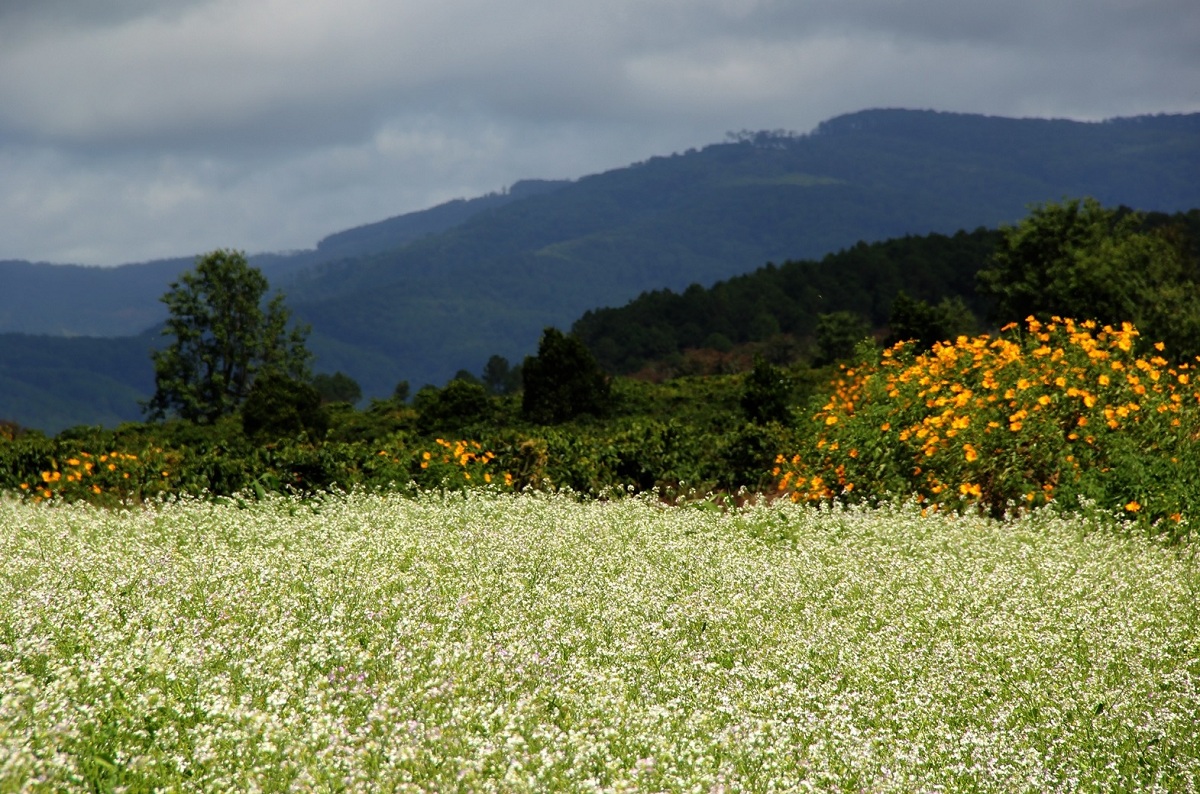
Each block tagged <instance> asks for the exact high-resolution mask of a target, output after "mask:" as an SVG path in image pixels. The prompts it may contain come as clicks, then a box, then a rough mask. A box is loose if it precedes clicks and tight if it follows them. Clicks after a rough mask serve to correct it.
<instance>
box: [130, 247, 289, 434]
mask: <svg viewBox="0 0 1200 794" xmlns="http://www.w3.org/2000/svg"><path fill="white" fill-rule="evenodd" d="M266 291H267V279H266V277H265V276H263V274H262V273H261V272H260V271H259V270H257V269H255V268H252V267H250V266H249V264H247V262H246V257H245V255H244V254H241V253H239V252H237V251H225V250H217V251H213V252H212V253H210V254H207V255H205V256H202V257H199V258H198V259H197V261H196V267H195V268H194V269H193V270H192V271H189V272H188V273H185V274H184V275H183V276H182V277H181V278H180V279H179V281H177V282H175V283H173V284H171V289H170V290H169V291H168V292H167V293H166V294H165V295H164V296H163V298H162V301H163V303H165V304H166V305H167V309H168V311H169V312H170V316H169V318H168V319H167V323H166V326H165V328H164V329H163V335H164V336H169V337H172V339H173V341H172V342H171V344H170V345H169V346H168V347H167V348H165V349H163V350H158V351H155V353H154V354H153V359H154V370H155V392H154V396H153V397H152V398H151V399H150V401H149V402H148V403H147V404H146V406H145V407H146V412H147V414H148V415H149V416H150V417H151V418H157V419H162V418H164V417H166V416H168V415H176V416H179V417H180V418H183V419H187V420H190V421H198V422H213V421H215V420H216V419H218V418H220V417H222V416H227V415H229V414H232V413H234V412H235V411H236V410H237V409H238V408H239V407H240V406H241V404H242V402H243V401H245V399H246V397H247V396H248V395H249V394H250V389H251V387H252V386H253V385H254V380H255V378H256V377H257V375H258V373H259V372H261V371H266V370H274V371H277V372H280V373H282V374H284V375H287V376H289V377H293V378H297V379H304V378H306V377H307V372H308V371H307V367H308V359H309V353H308V351H307V350H306V349H305V347H304V337H305V335H306V334H307V330H306V329H303V328H299V327H297V328H293V329H291V330H290V331H289V330H288V318H289V312H288V310H287V309H286V307H285V306H284V304H283V297H282V296H281V295H277V296H275V297H274V298H273V299H272V300H271V301H270V303H269V304H268V305H267V307H266V311H265V312H264V310H263V307H262V300H263V296H264V295H265V294H266Z"/></svg>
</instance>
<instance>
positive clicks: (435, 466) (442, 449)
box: [379, 438, 513, 488]
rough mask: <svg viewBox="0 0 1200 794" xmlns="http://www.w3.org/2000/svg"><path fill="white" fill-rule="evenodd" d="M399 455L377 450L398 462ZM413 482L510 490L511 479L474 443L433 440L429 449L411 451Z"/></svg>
mask: <svg viewBox="0 0 1200 794" xmlns="http://www.w3.org/2000/svg"><path fill="white" fill-rule="evenodd" d="M401 454H403V453H396V452H391V451H388V450H380V451H379V457H380V459H382V460H385V461H391V462H392V463H400V461H401ZM414 454H415V456H416V457H415V461H414V467H413V471H412V474H413V480H414V481H415V482H416V483H417V484H418V485H420V486H422V487H427V488H431V487H436V488H465V487H469V486H476V485H493V484H495V485H498V486H499V485H503V486H504V487H507V488H511V487H512V485H513V477H512V475H511V474H509V473H508V472H503V471H500V470H499V465H498V464H497V463H496V454H495V453H494V452H491V451H489V450H485V449H484V448H483V445H482V444H480V443H479V442H478V441H467V440H456V441H447V440H446V439H444V438H437V439H434V446H433V448H432V449H417V450H416V451H415V453H414Z"/></svg>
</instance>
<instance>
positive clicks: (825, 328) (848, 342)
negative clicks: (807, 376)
mask: <svg viewBox="0 0 1200 794" xmlns="http://www.w3.org/2000/svg"><path fill="white" fill-rule="evenodd" d="M870 334H871V328H870V326H869V325H867V321H866V320H865V319H863V318H862V316H861V315H858V314H855V313H854V312H847V311H841V312H832V313H830V314H818V315H817V329H816V334H815V336H816V341H817V358H816V360H815V361H814V362H813V363H814V364H816V365H817V366H824V365H826V364H832V363H833V362H835V361H842V360H843V359H847V358H851V357H852V356H853V355H854V351H855V349H856V348H857V347H858V343H859V342H861V341H862V340H864V339H866V338H867V337H868V336H870Z"/></svg>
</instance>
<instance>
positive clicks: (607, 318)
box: [572, 229, 998, 373]
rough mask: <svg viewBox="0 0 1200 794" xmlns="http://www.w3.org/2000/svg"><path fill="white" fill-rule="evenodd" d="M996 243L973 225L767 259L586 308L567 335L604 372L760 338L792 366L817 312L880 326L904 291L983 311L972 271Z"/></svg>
mask: <svg viewBox="0 0 1200 794" xmlns="http://www.w3.org/2000/svg"><path fill="white" fill-rule="evenodd" d="M997 239H998V233H997V232H994V231H988V230H984V229H979V230H976V231H975V232H971V233H967V232H959V233H957V234H955V235H953V236H945V235H941V234H931V235H927V236H924V237H911V236H906V237H902V238H897V239H893V240H887V241H885V242H879V243H872V244H867V243H859V244H857V245H855V246H853V247H851V248H848V249H845V250H843V251H840V252H838V253H835V254H830V255H828V256H826V257H824V258H823V259H821V260H820V261H788V262H785V263H783V264H782V265H779V266H776V265H771V264H768V265H766V266H765V267H762V268H759V269H758V270H756V271H754V272H753V273H749V274H746V275H743V276H737V277H735V278H732V279H729V280H728V281H721V282H718V283H716V284H714V285H713V286H712V287H711V288H708V289H705V288H703V287H700V286H699V285H695V284H694V285H692V286H691V287H689V288H688V289H686V290H684V291H683V292H682V293H679V294H676V293H673V292H671V291H669V290H659V291H655V292H649V293H645V294H643V295H641V296H640V297H639V298H637V299H636V300H634V301H631V302H630V303H628V304H627V305H625V306H623V307H620V308H610V309H596V310H593V311H589V312H587V313H586V314H584V315H583V316H582V317H580V318H579V319H578V320H577V321H576V322H575V325H574V326H573V328H572V332H573V333H575V334H576V335H578V336H579V337H580V339H582V340H583V341H584V343H585V344H587V345H588V347H589V349H591V350H592V351H594V352H595V354H596V356H597V358H598V359H599V360H600V363H601V364H602V365H603V366H604V367H605V368H606V369H608V370H609V371H612V372H617V373H629V372H634V371H637V370H639V369H640V368H642V367H643V366H645V365H646V363H647V362H651V361H656V360H662V359H664V358H666V357H668V356H670V355H672V354H675V353H682V352H683V351H685V350H687V349H690V348H710V349H714V350H718V351H728V350H730V349H732V348H733V347H734V346H735V345H747V344H750V343H756V342H757V343H759V344H760V347H761V349H762V350H763V352H764V353H766V351H768V350H773V351H774V352H773V353H772V355H773V356H774V357H776V358H777V359H783V360H780V361H778V362H777V363H788V362H790V361H792V360H795V359H796V358H797V357H798V356H799V354H800V352H801V351H802V349H803V345H802V344H797V342H800V341H802V340H807V339H811V338H812V337H813V335H814V334H815V332H816V330H817V326H818V322H819V320H818V316H819V315H821V314H834V313H837V312H850V313H854V314H857V315H859V316H861V317H863V318H864V319H865V320H866V321H867V324H868V326H869V327H871V328H879V327H882V326H884V325H886V324H887V322H888V319H889V312H890V310H891V307H892V306H893V304H894V303H895V301H896V297H897V295H898V294H899V293H900V292H901V291H902V290H906V291H907V292H908V294H912V295H919V296H921V297H920V298H919V300H923V301H926V300H927V301H937V302H938V304H937V305H938V307H939V311H945V312H946V314H947V316H948V318H952V319H953V323H952V324H954V325H959V324H964V325H969V322H968V321H966V320H965V319H964V318H965V317H969V316H970V315H971V314H972V313H973V312H977V311H978V312H982V311H983V310H984V305H983V304H982V303H981V302H980V300H979V298H978V296H977V295H976V294H975V291H974V290H975V274H976V272H977V271H978V269H979V268H980V267H981V266H982V265H983V263H985V262H986V261H987V259H988V257H989V256H990V255H991V251H992V249H993V247H994V245H995V242H996V240H997ZM863 335H864V336H865V335H866V333H865V332H864V334H863Z"/></svg>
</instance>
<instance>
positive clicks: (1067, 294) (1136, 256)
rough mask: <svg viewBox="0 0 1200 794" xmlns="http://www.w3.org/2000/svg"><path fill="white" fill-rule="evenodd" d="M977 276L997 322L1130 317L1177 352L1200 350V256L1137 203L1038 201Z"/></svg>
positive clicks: (1120, 319)
mask: <svg viewBox="0 0 1200 794" xmlns="http://www.w3.org/2000/svg"><path fill="white" fill-rule="evenodd" d="M978 279H979V291H980V292H981V293H983V294H985V295H988V296H990V297H992V298H993V299H994V300H995V301H996V303H995V309H994V311H993V319H995V320H996V321H997V322H1001V323H1004V322H1009V321H1021V320H1024V319H1025V317H1027V316H1030V315H1033V316H1035V317H1038V318H1040V319H1043V320H1045V319H1048V318H1049V317H1050V316H1053V315H1058V316H1060V317H1071V318H1074V319H1078V320H1099V321H1100V322H1104V323H1113V324H1115V323H1119V322H1125V321H1128V322H1132V323H1133V324H1134V325H1136V326H1137V327H1138V329H1139V331H1141V333H1142V335H1143V336H1144V337H1151V338H1153V339H1154V340H1157V341H1164V342H1166V343H1167V344H1168V346H1169V347H1170V348H1171V349H1172V351H1173V352H1174V353H1175V354H1177V355H1184V356H1189V355H1194V354H1195V353H1200V263H1197V262H1196V261H1194V258H1193V257H1190V256H1189V255H1188V254H1187V253H1186V252H1185V250H1184V246H1183V245H1181V244H1180V243H1179V241H1177V240H1173V239H1172V236H1171V230H1170V229H1169V228H1158V229H1154V228H1150V227H1149V226H1148V225H1147V223H1146V216H1145V215H1144V214H1142V213H1140V212H1133V211H1130V210H1127V209H1105V208H1104V207H1103V206H1101V204H1100V203H1099V202H1098V201H1096V200H1095V199H1090V198H1089V199H1083V200H1075V201H1068V202H1064V203H1062V204H1053V203H1051V204H1046V205H1043V206H1039V207H1036V208H1034V210H1033V211H1032V212H1031V213H1030V215H1029V217H1027V218H1026V219H1025V220H1023V221H1022V222H1021V223H1019V224H1017V225H1016V226H1012V227H1006V228H1005V229H1003V230H1002V234H1001V242H1000V245H999V247H998V248H997V250H996V253H995V254H994V256H993V258H992V262H991V264H990V266H989V267H987V268H985V269H983V270H981V271H980V272H979V275H978Z"/></svg>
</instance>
